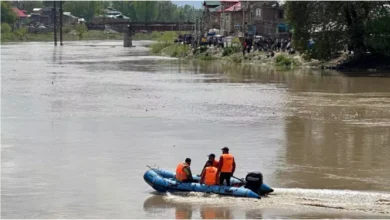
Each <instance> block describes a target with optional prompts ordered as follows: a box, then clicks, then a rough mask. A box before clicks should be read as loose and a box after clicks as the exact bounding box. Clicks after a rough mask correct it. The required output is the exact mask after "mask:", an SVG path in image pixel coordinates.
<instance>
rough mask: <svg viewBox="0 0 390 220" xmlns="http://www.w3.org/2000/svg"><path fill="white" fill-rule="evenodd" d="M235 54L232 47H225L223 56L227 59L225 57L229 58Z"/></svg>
mask: <svg viewBox="0 0 390 220" xmlns="http://www.w3.org/2000/svg"><path fill="white" fill-rule="evenodd" d="M233 53H234V49H233V48H231V47H225V48H223V52H222V56H223V57H225V56H229V55H231V54H233Z"/></svg>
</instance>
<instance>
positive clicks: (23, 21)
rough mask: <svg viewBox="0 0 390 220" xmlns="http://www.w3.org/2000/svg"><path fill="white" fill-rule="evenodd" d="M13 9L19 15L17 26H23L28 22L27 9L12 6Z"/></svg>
mask: <svg viewBox="0 0 390 220" xmlns="http://www.w3.org/2000/svg"><path fill="white" fill-rule="evenodd" d="M12 11H14V12H15V14H16V17H17V21H16V26H18V27H20V26H23V25H25V24H27V17H28V16H27V12H26V10H20V9H18V8H16V7H15V8H12Z"/></svg>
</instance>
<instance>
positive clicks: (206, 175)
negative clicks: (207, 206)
mask: <svg viewBox="0 0 390 220" xmlns="http://www.w3.org/2000/svg"><path fill="white" fill-rule="evenodd" d="M217 172H218V169H217V168H216V167H214V166H213V164H212V162H210V161H207V162H206V168H205V169H204V171H203V172H202V174H201V177H200V183H201V184H206V185H208V186H213V185H217V184H218V181H217V179H218V177H217Z"/></svg>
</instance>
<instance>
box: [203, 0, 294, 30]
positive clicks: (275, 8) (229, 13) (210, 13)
mask: <svg viewBox="0 0 390 220" xmlns="http://www.w3.org/2000/svg"><path fill="white" fill-rule="evenodd" d="M203 7H204V14H203V15H204V21H205V29H206V30H209V29H212V28H216V29H220V30H221V33H223V34H224V35H235V36H243V33H248V34H249V35H263V36H266V35H269V36H271V37H279V36H284V35H288V32H287V31H288V27H287V25H286V24H285V23H284V10H283V8H282V7H281V6H280V4H279V3H278V2H277V1H240V0H220V1H204V3H203Z"/></svg>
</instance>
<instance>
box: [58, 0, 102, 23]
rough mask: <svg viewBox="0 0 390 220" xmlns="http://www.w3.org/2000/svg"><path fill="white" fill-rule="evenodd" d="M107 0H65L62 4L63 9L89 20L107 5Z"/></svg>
mask: <svg viewBox="0 0 390 220" xmlns="http://www.w3.org/2000/svg"><path fill="white" fill-rule="evenodd" d="M107 5H108V3H107V2H102V1H66V2H65V3H64V5H63V8H64V11H70V12H71V13H72V14H73V15H75V16H77V17H81V18H85V19H86V20H91V19H92V18H93V17H94V16H95V15H97V14H99V13H100V12H101V10H102V9H104V8H105V7H107Z"/></svg>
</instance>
